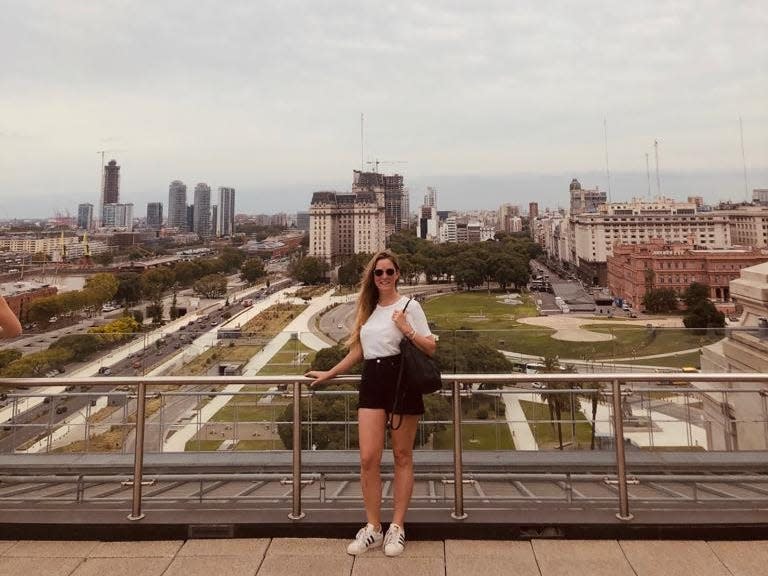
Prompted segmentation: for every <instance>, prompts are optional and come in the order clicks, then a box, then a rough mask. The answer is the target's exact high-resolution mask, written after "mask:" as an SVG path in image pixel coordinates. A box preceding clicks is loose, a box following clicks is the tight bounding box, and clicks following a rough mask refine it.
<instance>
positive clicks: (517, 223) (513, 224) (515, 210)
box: [497, 204, 522, 234]
mask: <svg viewBox="0 0 768 576" xmlns="http://www.w3.org/2000/svg"><path fill="white" fill-rule="evenodd" d="M497 222H498V228H499V230H500V231H501V232H507V233H508V234H509V233H511V232H520V230H521V229H522V221H521V220H520V206H517V205H515V204H502V205H501V206H500V207H499V214H498V219H497Z"/></svg>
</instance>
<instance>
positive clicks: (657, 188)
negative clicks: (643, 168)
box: [653, 140, 661, 198]
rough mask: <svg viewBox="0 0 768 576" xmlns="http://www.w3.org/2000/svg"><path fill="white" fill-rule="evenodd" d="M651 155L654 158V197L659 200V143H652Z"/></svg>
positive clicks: (655, 141) (656, 141)
mask: <svg viewBox="0 0 768 576" xmlns="http://www.w3.org/2000/svg"><path fill="white" fill-rule="evenodd" d="M653 153H654V155H655V156H656V195H657V196H658V197H659V198H661V178H659V141H658V140H654V141H653Z"/></svg>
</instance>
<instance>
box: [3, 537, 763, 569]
mask: <svg viewBox="0 0 768 576" xmlns="http://www.w3.org/2000/svg"><path fill="white" fill-rule="evenodd" d="M345 546H346V542H345V541H341V540H324V539H311V540H299V539H292V538H279V539H278V538H275V539H256V540H237V539H234V540H188V541H186V542H184V541H159V542H158V541H154V542H83V541H74V542H64V541H44V542H38V541H18V542H8V541H0V576H99V575H105V576H123V575H125V576H161V575H164V576H198V575H201V576H202V575H205V576H217V575H222V576H246V575H248V576H255V575H258V576H272V575H274V576H283V575H292V574H310V575H311V576H325V575H328V576H339V575H355V576H378V575H379V574H381V575H390V574H416V575H418V576H432V575H434V576H444V575H445V576H472V575H482V576H497V575H499V576H501V575H504V576H570V575H573V576H602V575H604V574H605V575H610V576H624V575H627V576H635V575H636V576H676V575H681V576H692V575H695V576H768V542H761V541H752V542H703V541H616V540H587V541H577V540H533V541H531V542H525V541H475V540H446V541H433V542H409V543H408V546H407V547H406V551H405V553H404V554H403V555H402V556H401V557H399V558H386V557H385V556H384V554H383V553H382V551H381V550H375V551H371V552H368V553H367V554H365V555H363V556H361V557H358V558H353V557H351V556H348V555H347V554H346V551H345Z"/></svg>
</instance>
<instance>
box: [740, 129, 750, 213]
mask: <svg viewBox="0 0 768 576" xmlns="http://www.w3.org/2000/svg"><path fill="white" fill-rule="evenodd" d="M739 132H740V133H741V163H742V164H743V165H744V202H749V186H748V185H747V156H746V154H744V125H743V124H742V122H741V114H739Z"/></svg>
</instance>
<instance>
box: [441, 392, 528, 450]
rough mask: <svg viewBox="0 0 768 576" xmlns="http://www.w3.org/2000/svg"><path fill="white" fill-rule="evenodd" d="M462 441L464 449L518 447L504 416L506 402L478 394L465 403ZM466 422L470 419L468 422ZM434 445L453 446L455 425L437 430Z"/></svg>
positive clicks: (510, 448) (505, 448)
mask: <svg viewBox="0 0 768 576" xmlns="http://www.w3.org/2000/svg"><path fill="white" fill-rule="evenodd" d="M461 412H462V426H461V445H462V447H463V449H464V450H514V449H515V443H514V441H513V440H512V433H511V432H510V430H509V426H508V425H507V422H506V420H504V404H503V403H501V402H499V401H498V398H495V397H487V396H474V397H473V398H472V400H471V401H470V400H466V401H465V402H464V403H462V407H461ZM465 422H466V423H465ZM433 445H434V448H435V449H436V450H447V449H450V448H452V447H453V427H452V426H448V427H447V429H446V430H442V431H441V432H438V433H436V434H435V437H434V442H433Z"/></svg>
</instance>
